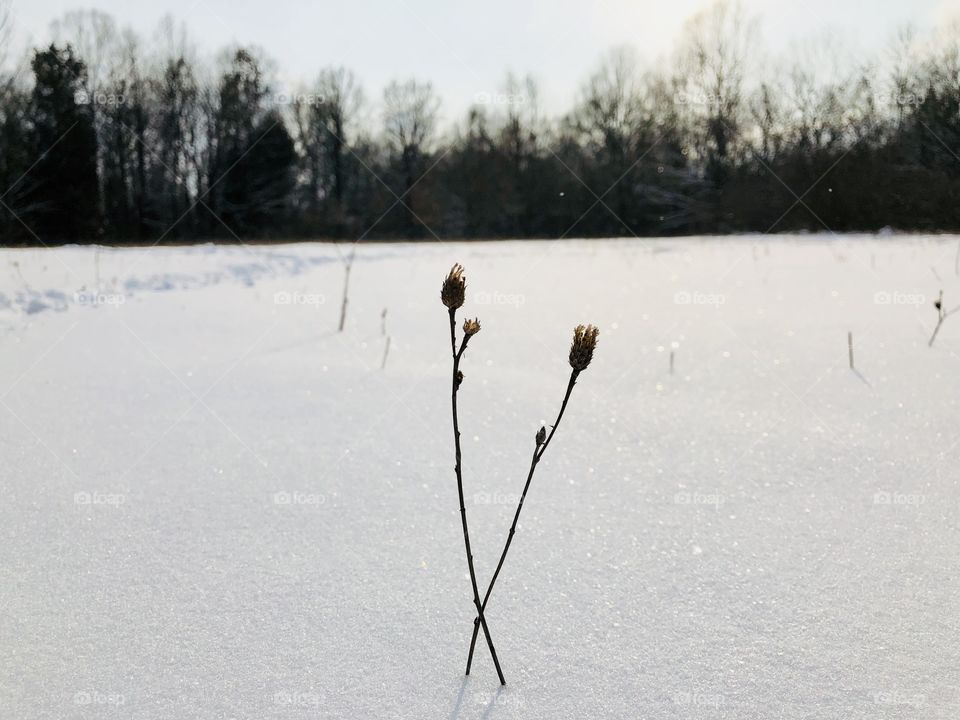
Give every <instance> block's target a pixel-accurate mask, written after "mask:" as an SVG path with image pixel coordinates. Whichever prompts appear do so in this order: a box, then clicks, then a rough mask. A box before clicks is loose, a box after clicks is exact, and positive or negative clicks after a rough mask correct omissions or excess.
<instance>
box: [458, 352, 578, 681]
mask: <svg viewBox="0 0 960 720" xmlns="http://www.w3.org/2000/svg"><path fill="white" fill-rule="evenodd" d="M579 374H580V371H579V370H574V371H573V372H572V373H570V382H569V383H567V392H566V393H565V394H564V396H563V403H562V404H561V405H560V412H559V413H558V414H557V419H556V422H554V423H553V427H552V428H551V429H550V434H549V435H548V436H547V439H546V441H544V443H543V444H542V445H541V444H539V443H538V444H537V446H536V447H535V448H534V450H533V457H532V458H531V460H530V471H529V472H528V473H527V482H526V483H525V484H524V486H523V493H522V494H521V495H520V502H518V503H517V512H516V513H515V514H514V516H513V523H512V524H511V525H510V532H508V533H507V541H506V543H505V544H504V546H503V552H502V553H500V562H498V563H497V569H496V570H495V571H494V573H493V577H492V578H491V579H490V584H489V585H488V586H487V592H486V594H485V595H484V596H483V603H482V604H479V605H478V607H479V610H480V612H479V613H478V615H477V617H476V619H474V621H473V637H472V638H471V640H470V654H469V655H468V656H467V675H469V674H470V666H471V665H472V664H473V651H474V649H475V647H476V645H477V632H478V629H479V626H480V625H481V624H483V631H484V633H486V632H487V628H486V619H485V618H484V615H483V612H484V610H486V609H487V602H488V601H489V600H490V593H492V592H493V586H494V585H496V583H497V578H498V577H499V576H500V568H502V567H503V561H504V560H505V559H506V557H507V552H508V551H509V550H510V544H511V543H512V542H513V536H514V534H515V533H516V531H517V521H518V520H519V519H520V511H521V510H523V501H524V500H525V499H526V497H527V490H529V489H530V481H531V480H533V473H534V472H535V471H536V469H537V464H538V463H539V462H540V458H542V457H543V453H545V452H546V451H547V446H548V445H550V441H551V440H553V434H554V433H555V432H556V431H557V428H558V427H559V426H560V420H561V419H562V418H563V411H564V410H566V409H567V402H568V401H569V400H570V393H572V392H573V386H574V385H575V384H576V383H577V376H578V375H579ZM461 504H462V498H461ZM464 522H466V521H464ZM464 527H466V525H464ZM489 641H490V636H489V635H487V642H489ZM491 648H492V646H491ZM494 662H496V655H494Z"/></svg>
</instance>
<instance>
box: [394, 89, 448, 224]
mask: <svg viewBox="0 0 960 720" xmlns="http://www.w3.org/2000/svg"><path fill="white" fill-rule="evenodd" d="M383 106H384V109H383V123H384V130H385V131H386V138H387V145H388V147H389V149H390V150H391V151H392V153H393V154H394V156H395V158H396V159H397V161H398V163H399V171H400V174H401V176H402V189H403V192H402V194H400V197H401V198H402V200H403V204H404V205H406V207H407V209H408V210H409V211H410V215H411V216H412V215H415V213H416V210H415V205H416V202H415V199H414V198H413V197H412V190H413V186H414V183H416V182H417V180H418V179H419V174H420V172H421V170H422V169H423V159H424V157H425V156H426V155H427V154H428V153H429V152H430V149H431V144H432V142H433V139H434V132H435V131H436V126H437V112H438V110H439V107H440V100H439V98H437V96H436V95H435V94H434V91H433V86H432V85H431V84H430V83H419V82H417V81H416V80H407V81H406V82H398V81H393V82H391V83H390V84H389V85H388V86H387V87H386V89H385V90H384V92H383ZM414 226H415V223H414V221H413V218H412V217H410V218H408V229H409V231H410V232H411V234H412V231H413V228H414Z"/></svg>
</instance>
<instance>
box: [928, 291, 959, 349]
mask: <svg viewBox="0 0 960 720" xmlns="http://www.w3.org/2000/svg"><path fill="white" fill-rule="evenodd" d="M936 308H937V326H936V327H935V328H934V329H933V335H931V336H930V342H928V343H927V347H933V341H934V340H936V339H937V333H938V332H940V326H941V325H943V321H944V320H946V319H947V318H948V317H950V316H951V315H953V314H954V313H955V312H957V311H960V305H958V306H957V307H955V308H953V309H952V310H946V309H944V307H943V290H941V291H940V296H939V298H938V299H937V302H936Z"/></svg>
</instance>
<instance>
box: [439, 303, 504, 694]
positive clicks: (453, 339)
mask: <svg viewBox="0 0 960 720" xmlns="http://www.w3.org/2000/svg"><path fill="white" fill-rule="evenodd" d="M456 314H457V311H456V309H454V308H450V351H451V353H452V355H453V381H452V389H451V393H450V400H451V407H452V410H453V444H454V448H455V450H456V456H457V464H456V466H455V467H454V470H455V471H456V473H457V493H458V494H459V496H460V520H461V522H462V524H463V544H464V547H465V548H466V551H467V567H468V568H469V569H470V585H471V586H472V588H473V604H474V605H475V606H476V608H477V622H475V623H474V633H473V642H472V643H471V646H470V648H471V654H470V659H471V660H473V653H472V650H473V645H474V644H476V641H477V627H476V626H477V623H479V624H480V625H482V626H483V634H484V637H486V639H487V647H489V648H490V655H491V657H492V658H493V664H494V666H496V668H497V675H498V676H499V678H500V684H501V685H506V684H507V681H506V680H504V678H503V671H502V670H501V669H500V660H499V659H498V658H497V650H496V648H494V647H493V640H492V639H491V638H490V629H489V628H488V627H487V619H486V618H485V617H484V615H483V606H482V605H481V604H480V591H479V590H478V589H477V573H476V571H475V570H474V568H473V552H472V551H471V550H470V531H469V530H468V529H467V508H466V505H465V504H464V502H463V472H462V470H461V465H460V460H461V454H460V423H459V420H458V418H457V391H458V390H459V389H460V381H461V380H462V379H463V378H462V376H461V375H460V358H462V357H463V352H464V350H466V349H467V342H468V341H469V340H470V336H469V335H467V334H466V333H464V336H463V340H462V341H461V343H460V349H459V350H457V329H456ZM466 674H467V675H469V674H470V662H468V663H467V672H466Z"/></svg>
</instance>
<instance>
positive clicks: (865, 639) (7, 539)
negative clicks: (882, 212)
mask: <svg viewBox="0 0 960 720" xmlns="http://www.w3.org/2000/svg"><path fill="white" fill-rule="evenodd" d="M956 247H957V238H955V237H927V238H921V237H912V238H905V237H889V238H875V237H847V238H833V237H825V236H809V237H802V238H785V237H775V238H760V237H757V238H752V237H745V238H737V239H730V240H725V239H720V238H694V239H678V240H662V241H650V242H647V241H638V240H616V241H613V240H611V241H594V242H584V241H573V242H563V243H549V242H530V241H528V242H515V243H514V242H509V243H495V244H493V243H461V244H440V243H422V244H418V245H404V244H396V245H374V244H371V245H369V246H365V247H362V248H361V249H360V252H359V255H358V258H357V261H356V263H355V265H354V267H353V272H352V277H351V303H350V307H349V313H348V320H347V327H346V330H345V331H344V332H343V333H342V334H338V333H337V332H336V325H337V320H338V316H339V310H340V308H339V304H340V302H339V300H340V298H339V295H340V291H341V286H342V281H343V266H342V263H341V261H340V256H339V254H338V252H337V249H336V248H334V247H333V246H330V245H310V244H302V245H287V246H272V247H251V248H244V247H221V248H213V247H195V248H189V249H188V248H154V249H127V250H110V249H101V250H99V251H97V250H95V249H93V248H63V249H57V250H55V251H53V250H5V251H2V252H0V399H2V403H0V457H2V475H0V718H3V719H4V720H21V719H22V720H27V719H29V720H45V719H47V718H50V719H53V718H56V719H58V720H59V719H72V718H137V719H138V720H143V719H148V718H149V719H157V720H173V719H177V720H179V719H181V718H182V719H184V720H187V719H192V718H202V719H205V720H206V719H209V720H221V719H223V720H226V719H227V718H235V719H236V720H260V719H263V718H351V719H352V718H358V719H359V718H364V719H365V718H523V719H524V720H527V719H530V720H535V719H539V718H545V719H546V718H549V719H551V720H557V719H560V718H576V719H580V718H663V719H669V718H691V717H692V718H764V719H766V718H824V719H827V718H830V719H835V718H844V719H855V718H944V719H949V720H954V719H955V718H957V717H958V716H960V643H958V639H960V573H958V561H957V547H958V541H960V531H958V529H960V519H958V511H960V482H958V480H960V424H958V422H957V419H958V389H960V319H958V318H950V319H948V320H947V321H946V323H945V324H944V326H943V328H942V330H941V332H940V335H939V337H938V339H937V342H936V344H935V345H934V346H933V348H932V349H931V348H928V347H927V340H928V339H929V337H930V333H931V332H932V329H933V325H934V321H935V319H936V317H935V311H934V309H933V307H932V301H933V300H934V298H935V297H936V294H937V292H938V290H939V289H940V288H943V290H944V291H945V295H946V303H945V304H946V306H947V307H948V308H951V307H954V306H956V305H960V276H958V275H957V274H956V273H955V268H954V262H955V253H956ZM344 252H345V250H344ZM455 261H459V262H462V263H463V264H464V265H465V266H466V275H467V280H468V288H467V305H466V306H465V308H464V310H465V313H461V318H462V317H463V316H464V314H469V315H471V316H473V315H479V317H480V320H481V322H482V324H483V330H482V332H481V333H480V334H479V335H478V336H477V337H475V338H474V339H473V340H472V341H471V345H470V349H469V351H468V353H467V355H466V358H465V360H464V367H463V370H464V374H465V376H466V378H465V381H464V385H463V388H462V390H461V392H460V404H461V423H462V429H463V433H464V436H463V437H464V474H465V476H464V477H465V479H464V482H465V489H466V494H467V510H468V513H469V519H470V522H471V533H472V539H473V543H474V552H475V555H476V562H477V570H478V575H479V581H480V584H481V586H482V587H485V586H486V583H487V580H488V578H489V576H490V574H491V572H492V571H493V568H494V564H495V562H496V559H497V557H498V555H499V551H500V548H501V545H502V543H503V541H504V539H505V535H506V531H507V529H508V527H509V524H510V519H511V518H512V515H513V511H514V507H515V503H516V495H517V493H519V492H520V490H521V489H522V485H523V480H524V476H525V471H526V469H527V463H528V462H529V454H530V452H531V450H532V448H533V438H534V434H535V433H536V430H537V429H538V428H539V427H540V424H541V423H545V422H549V421H550V419H551V418H552V417H553V416H554V415H555V413H556V411H557V409H558V404H559V401H560V399H561V396H562V393H563V390H564V387H565V384H566V380H567V377H568V374H569V368H568V366H567V363H566V353H567V350H568V347H569V342H570V335H571V331H572V328H573V327H574V325H576V324H578V323H581V322H583V323H586V322H592V323H595V324H597V325H599V326H600V328H601V335H600V345H599V347H598V349H597V353H596V356H595V359H594V362H593V365H591V367H590V368H589V369H588V370H587V371H586V372H585V373H584V374H583V375H582V376H581V379H580V382H579V383H578V385H577V388H576V390H575V391H574V395H573V399H572V401H571V405H570V408H569V409H568V411H567V415H566V416H565V420H564V424H563V425H562V426H561V428H560V430H559V432H558V433H557V437H556V439H555V441H554V443H553V444H552V445H551V447H550V451H549V453H548V454H547V455H546V456H545V459H544V462H543V463H541V466H540V469H539V470H538V473H537V476H536V477H535V479H534V483H533V486H532V488H531V491H530V495H529V497H528V499H527V502H526V505H525V507H524V511H523V513H524V514H523V516H522V517H521V522H520V526H519V530H518V533H517V536H516V538H515V541H514V544H513V548H512V550H511V553H510V555H509V556H508V558H507V561H506V564H505V567H504V570H503V574H502V576H501V579H500V581H499V583H498V585H497V588H496V590H495V591H494V594H493V596H492V599H491V601H490V605H489V608H488V612H487V616H488V620H489V623H490V628H491V632H492V634H493V637H494V640H495V642H496V644H497V649H498V652H499V654H500V658H501V662H502V664H503V669H504V672H505V674H506V677H507V681H508V685H507V686H506V688H504V689H502V690H501V689H500V688H499V685H498V683H497V680H496V675H495V673H494V670H493V666H492V663H491V661H490V658H489V655H488V654H487V652H486V648H485V647H483V644H482V643H480V644H479V645H478V650H477V658H476V661H475V666H474V667H475V669H474V673H473V675H472V676H471V677H470V678H468V679H466V680H464V678H463V676H462V673H463V668H464V663H465V660H466V652H467V646H468V643H469V638H470V632H471V630H472V618H473V614H472V612H471V610H472V607H471V592H470V585H469V581H468V578H467V574H466V564H465V559H464V551H463V544H462V535H461V530H460V525H459V512H458V504H457V495H456V484H455V480H454V474H453V450H452V442H451V430H450V416H449V361H450V358H449V355H448V351H449V345H448V343H449V336H448V334H447V332H448V331H447V326H446V314H445V308H444V307H443V306H442V305H441V304H440V300H439V290H440V284H441V281H442V279H443V277H444V275H445V274H446V272H447V271H448V270H449V268H450V266H451V264H452V263H453V262H455ZM98 284H99V287H98ZM384 308H387V310H388V312H387V316H386V333H387V335H389V336H390V338H391V349H390V353H389V356H388V358H387V363H386V368H385V369H384V370H381V369H380V365H381V361H382V358H383V352H384V343H385V338H384V336H383V335H382V334H381V313H382V310H383V309H384ZM848 331H852V332H853V338H854V345H855V348H854V350H855V356H856V366H857V371H858V372H853V371H851V370H850V369H849V368H848V359H847V332H848ZM671 350H673V352H674V362H675V370H674V373H673V374H670V370H669V362H670V361H669V355H670V352H671Z"/></svg>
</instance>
